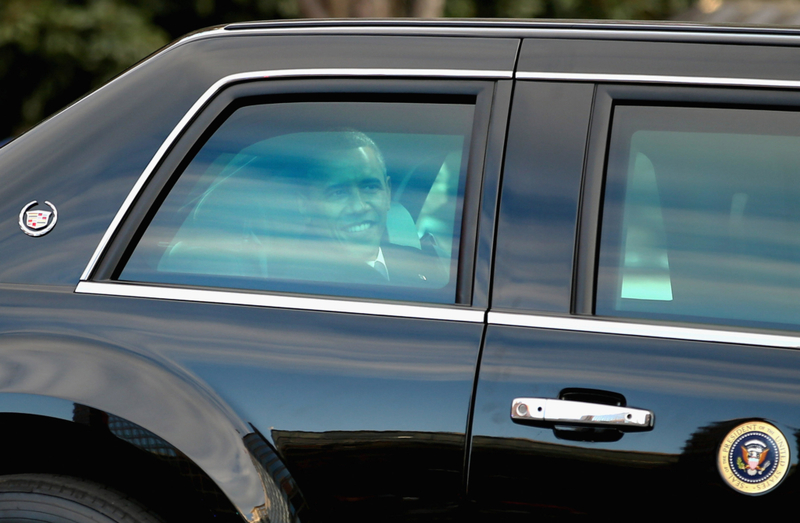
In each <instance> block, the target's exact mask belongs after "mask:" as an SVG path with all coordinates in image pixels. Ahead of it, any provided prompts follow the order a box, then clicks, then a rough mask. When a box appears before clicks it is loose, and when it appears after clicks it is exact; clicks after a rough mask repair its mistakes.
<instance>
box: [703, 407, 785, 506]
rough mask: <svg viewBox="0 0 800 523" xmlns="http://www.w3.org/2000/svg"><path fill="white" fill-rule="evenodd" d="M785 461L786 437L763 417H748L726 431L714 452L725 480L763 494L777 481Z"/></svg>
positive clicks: (747, 491)
mask: <svg viewBox="0 0 800 523" xmlns="http://www.w3.org/2000/svg"><path fill="white" fill-rule="evenodd" d="M789 461H790V456H789V445H788V443H787V442H786V437H784V435H783V433H781V431H780V430H778V428H777V427H775V426H774V425H771V424H770V423H767V422H765V421H749V422H747V423H742V424H741V425H739V426H738V427H736V428H735V429H733V430H732V431H730V432H729V433H728V435H727V436H725V439H724V440H723V441H722V445H721V446H720V448H719V453H718V454H717V466H718V468H719V473H720V474H721V475H722V479H723V480H725V483H727V484H728V485H729V486H730V487H731V488H732V489H733V490H736V491H737V492H741V493H742V494H748V495H750V496H759V495H761V494H766V493H767V492H769V491H771V490H772V489H774V488H775V487H777V486H778V485H780V483H781V481H782V480H783V478H784V477H786V472H787V471H788V470H789Z"/></svg>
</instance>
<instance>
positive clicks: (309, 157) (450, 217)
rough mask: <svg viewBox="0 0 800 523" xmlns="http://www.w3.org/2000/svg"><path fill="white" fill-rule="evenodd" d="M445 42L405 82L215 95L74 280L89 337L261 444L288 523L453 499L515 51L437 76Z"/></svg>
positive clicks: (413, 510) (234, 80)
mask: <svg viewBox="0 0 800 523" xmlns="http://www.w3.org/2000/svg"><path fill="white" fill-rule="evenodd" d="M311 40H314V39H311ZM359 41H360V43H361V48H362V49H364V53H365V55H370V52H374V53H377V54H378V55H379V56H383V57H384V58H385V57H386V53H387V48H389V49H391V50H395V49H397V47H396V45H395V44H397V42H394V43H393V42H392V41H391V40H390V41H388V42H387V41H385V40H384V39H383V38H375V39H373V40H370V41H367V40H365V39H360V40H359ZM415 42H416V40H415V39H413V38H411V39H405V40H402V43H403V44H405V47H404V50H405V51H404V52H411V51H410V50H412V49H413V48H414V43H415ZM335 43H336V42H334V44H335ZM428 43H430V42H428ZM464 43H465V42H461V43H459V42H458V41H455V42H450V41H449V40H446V39H443V40H442V41H441V42H438V44H439V45H437V46H433V47H431V46H429V47H426V50H427V51H426V52H427V56H426V57H417V58H415V59H414V61H415V63H416V64H417V65H419V66H420V67H419V68H411V67H398V68H397V69H391V68H389V67H388V65H390V64H389V63H387V67H385V68H382V69H380V70H372V69H358V68H353V67H349V68H343V69H332V68H330V64H328V65H329V67H327V68H320V69H313V68H305V69H298V70H297V71H293V70H286V69H283V70H278V71H269V70H267V71H250V72H241V73H237V74H235V75H231V76H229V77H227V78H223V79H220V81H219V82H217V83H216V84H215V85H214V86H212V87H210V88H209V91H208V92H207V93H206V94H205V95H204V97H203V98H201V99H200V100H198V102H197V103H196V104H195V106H194V108H193V110H192V111H191V112H190V113H189V114H187V115H186V117H185V118H184V119H183V121H182V123H181V124H180V125H179V127H178V128H176V129H175V131H174V132H173V133H172V134H171V136H170V138H169V139H168V141H167V142H166V143H165V144H164V145H163V146H162V148H161V150H160V152H159V156H157V157H156V158H155V159H154V160H153V162H152V163H151V166H150V168H149V169H148V172H145V174H144V175H143V177H142V179H141V181H140V184H139V186H137V188H135V189H134V192H133V193H132V195H131V196H130V197H129V199H128V204H131V202H133V203H132V205H131V206H130V208H123V209H122V210H121V211H120V214H119V215H118V218H117V220H118V223H115V224H114V225H112V229H111V230H110V231H109V233H108V235H107V238H111V241H110V243H109V244H108V245H101V247H100V249H99V250H98V253H97V254H98V256H99V261H98V263H97V264H96V265H94V264H93V265H91V266H90V267H89V268H88V269H87V273H86V275H85V277H84V281H82V282H81V284H80V285H79V286H78V289H77V291H78V292H79V293H81V294H83V295H84V296H83V298H84V299H85V300H86V303H87V308H88V309H90V310H92V311H93V312H92V314H94V313H98V314H97V315H98V316H103V315H102V314H99V312H100V311H113V315H114V316H115V317H116V319H115V320H113V321H111V322H108V324H105V323H103V324H101V325H98V326H97V327H95V328H97V329H100V330H102V331H105V333H104V334H103V335H104V336H108V337H109V338H113V339H115V340H117V343H119V344H120V345H121V346H125V347H128V348H130V350H141V349H142V348H146V349H148V350H150V351H152V352H153V353H155V354H157V355H158V357H159V358H163V359H164V360H166V361H168V362H170V364H171V365H175V366H177V367H179V368H181V369H183V370H184V371H185V372H187V373H188V374H189V375H191V376H193V377H194V379H197V380H198V381H199V382H201V383H203V384H204V385H206V386H208V389H209V390H210V391H213V394H214V396H215V397H217V398H218V399H219V401H220V402H222V403H223V404H225V405H227V406H229V407H230V408H231V410H232V411H233V412H235V413H236V415H237V416H239V417H240V418H241V419H242V420H244V421H245V422H247V423H249V425H250V426H251V427H252V430H253V432H254V433H256V434H260V435H261V436H263V438H264V440H265V441H266V443H267V444H268V445H270V446H272V448H273V449H274V451H275V455H276V456H279V458H280V460H281V461H282V463H280V466H279V465H276V464H275V463H268V464H267V465H268V469H269V470H268V471H267V472H268V473H270V474H274V476H273V477H271V478H266V477H265V486H266V487H267V489H268V491H267V492H268V495H272V494H275V492H278V490H279V489H283V490H289V488H290V486H291V485H296V486H297V487H298V488H299V492H300V494H297V496H296V498H295V500H294V501H297V504H298V506H295V507H293V509H294V510H298V511H300V517H301V518H306V517H316V518H320V519H326V518H329V519H330V518H333V519H336V518H338V517H343V518H345V519H348V520H358V519H360V518H364V519H366V520H370V521H371V520H374V519H375V518H376V516H378V517H381V518H384V519H385V518H386V517H387V516H389V515H395V516H396V517H397V518H401V519H404V520H405V518H407V517H411V516H415V517H416V518H417V519H421V520H426V519H431V518H449V517H451V516H452V515H453V514H454V513H455V511H456V510H457V509H459V503H460V501H461V500H462V498H463V496H462V494H463V468H464V457H465V448H466V428H467V424H468V412H469V402H470V397H471V393H472V388H473V384H474V373H475V364H476V361H477V357H478V352H479V348H480V343H481V340H482V336H483V333H484V319H485V311H486V308H487V300H488V285H489V262H490V251H489V250H488V248H487V247H486V245H487V244H488V243H489V241H488V240H490V239H491V235H492V233H493V227H492V225H493V224H492V223H491V222H489V223H480V222H479V215H484V216H492V215H493V211H494V206H495V202H496V194H497V189H498V183H499V171H500V160H499V159H500V157H501V154H500V152H501V151H502V145H503V137H504V136H505V125H506V122H507V111H508V104H509V102H510V91H511V75H512V71H511V65H512V64H513V59H514V52H515V50H516V42H515V41H501V42H499V41H483V42H481V41H479V40H471V41H469V42H467V44H468V47H469V48H471V49H474V50H475V51H476V52H478V53H479V54H480V53H483V55H485V56H488V57H489V58H491V60H490V61H491V63H493V64H498V63H500V64H506V65H505V67H506V69H505V70H503V71H501V72H497V71H483V70H477V71H475V70H467V69H463V68H462V69H454V70H451V69H447V67H453V60H452V58H453V55H454V54H455V55H457V56H459V55H460V54H461V53H463V48H462V46H463V44H464ZM470 46H472V47H470ZM329 47H331V46H330V45H329ZM268 50H269V48H268V47H266V48H265V54H268V52H267V51H268ZM334 51H335V46H334V48H333V50H331V49H319V48H318V49H316V54H314V55H313V56H306V57H304V58H305V59H306V62H305V63H308V61H312V62H313V60H317V63H319V62H320V61H321V60H322V58H319V56H321V57H323V58H324V56H325V53H329V54H330V55H331V56H332V58H330V61H331V62H332V63H334V64H335V60H337V59H340V58H338V56H339V55H338V54H336V53H335V52H334ZM318 55H319V56H318ZM342 56H345V57H346V58H347V59H349V60H352V56H346V55H342ZM370 56H371V55H370ZM410 56H411V55H408V56H405V55H404V58H403V59H404V60H406V62H404V63H406V65H407V62H408V61H409V60H412V58H410ZM489 58H487V60H489ZM472 59H473V56H472V55H471V54H469V60H472ZM298 60H299V59H298ZM384 61H385V60H384ZM459 63H466V61H462V62H459ZM434 66H438V67H434ZM482 188H483V190H484V191H485V193H484V194H488V197H487V199H486V200H485V201H484V200H482ZM482 205H486V206H488V210H487V211H485V212H484V211H482ZM117 226H118V227H117ZM479 244H480V245H482V246H483V247H481V248H478V247H477V245H479ZM367 251H368V252H367ZM98 321H99V320H98ZM132 324H133V325H136V328H135V329H131V328H128V326H129V325H132ZM197 437H198V438H202V437H203V436H202V435H198V436H197ZM290 480H291V481H290ZM270 486H272V488H273V489H275V492H272V491H270V490H269V489H270ZM288 494H292V492H288ZM278 495H280V494H278ZM298 500H302V502H301V501H298ZM279 511H280V505H278V504H274V503H273V504H272V505H270V503H268V504H267V505H266V506H262V507H256V509H255V512H259V514H261V512H263V514H261V515H263V516H264V517H265V520H266V518H267V517H268V518H269V519H270V520H273V519H281V518H286V519H287V520H288V518H289V515H288V514H280V513H278V512H279ZM253 517H255V515H254V516H253Z"/></svg>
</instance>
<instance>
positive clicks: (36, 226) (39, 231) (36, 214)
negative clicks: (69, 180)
mask: <svg viewBox="0 0 800 523" xmlns="http://www.w3.org/2000/svg"><path fill="white" fill-rule="evenodd" d="M37 203H39V202H38V201H36V200H33V201H32V202H30V203H29V204H27V205H26V206H25V207H23V208H22V210H21V211H20V213H19V228H20V229H22V232H24V233H25V234H27V235H28V236H34V237H36V236H44V235H45V234H47V233H48V232H50V231H52V230H53V227H55V226H56V222H57V221H58V210H56V206H55V205H53V204H52V203H50V202H48V201H45V202H44V203H45V204H46V205H48V206H49V207H50V209H52V211H44V210H40V209H37V210H33V211H30V210H29V209H30V208H31V207H33V206H34V205H36V204H37Z"/></svg>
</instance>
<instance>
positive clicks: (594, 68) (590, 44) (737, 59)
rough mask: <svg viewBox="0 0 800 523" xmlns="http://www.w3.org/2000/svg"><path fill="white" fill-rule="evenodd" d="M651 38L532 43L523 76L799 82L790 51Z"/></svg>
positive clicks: (525, 49) (525, 50) (523, 56)
mask: <svg viewBox="0 0 800 523" xmlns="http://www.w3.org/2000/svg"><path fill="white" fill-rule="evenodd" d="M649 40H651V38H649V35H641V36H637V35H631V36H630V38H626V39H625V40H621V39H620V40H617V41H614V40H567V39H549V38H541V39H539V38H537V39H533V38H529V39H526V40H524V41H523V43H522V50H521V52H520V58H519V64H518V70H519V71H520V72H528V71H530V72H540V71H541V72H563V73H598V74H623V75H624V74H628V75H666V76H688V77H693V76H694V77H722V78H726V77H727V78H771V79H776V80H797V79H798V78H800V73H798V68H797V65H798V61H800V58H798V56H797V52H796V50H795V49H794V48H792V47H790V46H785V47H778V46H776V47H769V48H768V49H769V50H767V48H765V47H760V46H755V45H724V44H721V43H717V42H710V41H706V42H703V43H702V44H701V43H700V42H692V43H682V42H653V41H649Z"/></svg>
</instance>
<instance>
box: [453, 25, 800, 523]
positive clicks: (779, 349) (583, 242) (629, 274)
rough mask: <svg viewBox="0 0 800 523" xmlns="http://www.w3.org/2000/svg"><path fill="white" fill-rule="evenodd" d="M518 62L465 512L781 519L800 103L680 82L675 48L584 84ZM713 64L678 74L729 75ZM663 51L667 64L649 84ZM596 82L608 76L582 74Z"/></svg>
mask: <svg viewBox="0 0 800 523" xmlns="http://www.w3.org/2000/svg"><path fill="white" fill-rule="evenodd" d="M594 44H597V45H596V46H595V45H594ZM526 45H527V47H524V48H523V54H522V58H521V61H520V71H519V73H518V77H519V78H520V81H519V82H518V84H517V86H516V88H515V97H514V102H513V111H512V117H511V123H510V128H509V143H508V149H507V158H506V163H505V171H504V182H503V189H502V197H501V208H500V218H499V223H498V237H497V253H496V265H495V278H494V286H493V295H492V303H491V310H490V312H489V314H488V323H489V325H488V327H487V336H486V340H485V347H484V350H483V354H482V359H481V364H480V374H479V379H478V384H477V391H476V399H475V406H474V423H473V428H472V439H471V445H472V451H471V461H470V468H469V495H470V499H471V500H472V501H473V503H474V504H475V505H476V507H477V509H478V511H479V513H481V514H492V515H494V516H495V517H497V516H499V515H502V516H503V517H505V518H508V519H514V518H519V519H520V520H521V519H527V518H529V517H531V516H532V515H534V514H536V515H549V516H553V517H559V518H563V517H569V516H574V515H580V514H584V515H585V514H593V515H605V516H620V515H623V514H624V515H625V517H630V516H634V515H644V514H652V513H654V512H658V513H662V514H676V515H677V514H685V513H686V511H687V510H690V511H691V513H692V514H705V515H712V514H713V515H730V516H735V515H739V516H741V515H743V514H749V515H758V514H762V515H765V514H768V513H771V511H774V510H775V509H778V508H785V509H788V508H789V507H792V506H793V501H794V499H795V497H796V495H797V489H798V485H797V479H796V475H793V472H794V469H795V466H796V463H797V454H798V450H797V449H798V446H797V427H798V426H799V425H800V417H798V412H800V410H798V403H800V394H798V392H800V389H799V388H798V387H799V386H798V384H800V353H798V351H797V350H796V349H797V348H798V347H800V338H799V337H798V330H799V325H800V321H798V318H800V309H798V307H799V306H800V305H799V304H800V280H799V279H798V275H800V242H799V241H798V236H797V234H796V232H797V230H798V225H799V223H798V219H800V215H798V212H797V209H798V207H797V205H796V202H797V201H798V196H800V194H799V193H798V191H799V190H800V176H798V172H800V171H798V167H799V166H800V156H798V154H797V151H798V147H797V146H798V133H797V129H799V128H800V125H798V124H800V120H798V114H800V113H798V111H797V109H798V107H800V97H798V95H797V93H796V92H793V91H792V90H789V89H780V87H786V85H788V83H791V82H789V81H787V80H785V79H782V80H781V81H777V82H776V81H771V80H770V79H769V78H760V79H758V78H744V79H743V78H740V77H730V76H728V77H725V76H724V75H723V74H722V73H723V72H724V71H721V70H717V71H714V73H715V74H718V76H719V77H718V78H714V79H712V80H709V79H708V78H692V77H690V76H686V77H680V78H676V76H678V72H679V70H678V69H676V68H677V67H678V65H676V64H680V59H679V58H675V57H676V56H681V55H680V54H679V53H678V52H677V51H678V50H676V49H674V48H672V50H671V51H670V47H669V46H670V45H671V44H664V43H661V44H658V45H655V44H653V46H651V47H649V48H648V46H647V44H641V45H640V44H635V45H634V44H632V43H627V44H622V43H619V42H617V43H608V42H604V43H602V44H598V43H597V42H594V43H593V45H592V51H591V52H589V55H590V58H591V57H593V59H595V60H596V59H597V58H598V56H603V57H604V61H603V60H599V61H598V60H596V61H595V63H593V64H591V65H590V64H589V62H588V60H589V58H586V61H585V62H581V61H580V60H576V61H575V62H565V61H562V62H559V60H558V58H559V55H558V54H557V53H556V54H555V55H551V56H549V57H548V58H547V59H545V58H543V57H544V56H545V55H544V54H543V52H542V50H541V49H538V50H537V51H536V52H537V53H538V54H536V53H534V52H533V49H534V48H535V46H536V45H537V43H536V42H531V41H528V42H526ZM542 45H543V46H544V48H545V49H549V50H551V51H560V52H561V53H562V55H563V54H564V53H567V54H569V55H570V56H572V57H575V56H578V54H577V51H578V50H580V49H585V48H587V44H586V42H571V43H561V42H558V43H556V44H553V43H552V42H551V43H549V44H548V43H546V42H545V43H543V44H542ZM548 46H549V47H548ZM613 46H616V48H615V52H617V53H621V52H622V51H625V53H627V54H626V55H625V56H629V57H631V60H625V61H619V60H615V59H614V56H619V54H616V55H611V54H608V55H604V54H603V52H602V51H603V49H604V48H605V49H606V50H608V48H609V47H613ZM698 48H699V51H698ZM721 48H723V47H722V46H714V48H713V49H711V48H708V49H706V48H703V47H702V46H694V47H693V49H694V50H695V51H697V52H696V53H695V54H694V55H693V56H694V57H695V58H697V60H702V59H708V60H711V59H712V55H714V56H715V57H716V59H718V60H719V61H723V62H724V59H726V58H730V59H731V62H730V63H733V61H734V54H733V53H734V50H732V49H730V48H728V49H726V50H725V51H724V52H721V51H720V49H721ZM642 49H644V50H642ZM659 49H660V52H661V54H662V55H664V56H667V55H669V56H671V57H672V59H673V60H674V61H673V62H672V63H671V64H668V65H664V64H663V63H661V64H660V65H655V64H658V62H656V61H655V59H654V58H655V57H657V56H658V53H657V52H656V51H658V50H659ZM526 50H527V51H529V54H527V55H526V54H525V51H526ZM735 52H736V53H739V50H736V51H735ZM593 53H594V54H593ZM648 53H650V54H648ZM697 53H700V57H699V58H698V54H697ZM703 53H706V54H708V56H706V54H703ZM534 55H535V56H536V57H539V58H540V60H538V61H537V60H534V59H533V58H532V57H533V56H534ZM526 56H527V58H528V61H526ZM648 56H649V57H650V62H647V60H646V58H647V57H648ZM736 56H740V57H741V56H744V57H746V58H753V59H755V58H756V57H757V56H758V49H754V48H748V49H745V50H741V53H740V54H736ZM764 56H766V55H764ZM562 58H563V56H562ZM637 59H638V61H637ZM547 60H551V61H550V62H547ZM765 60H766V63H770V61H769V60H767V59H766V58H765ZM546 62H547V63H546ZM576 62H577V63H576ZM598 62H599V63H600V64H601V65H600V66H598V65H597V64H598ZM630 62H633V63H634V64H639V65H642V64H643V63H647V64H648V65H647V66H646V67H649V69H650V70H648V69H647V68H644V70H640V73H642V74H640V75H638V76H637V75H636V74H632V73H628V72H625V73H626V74H622V73H623V72H624V71H621V70H620V69H625V68H626V67H634V66H633V65H631V64H630ZM692 63H694V62H692ZM605 65H608V67H609V68H610V69H611V73H619V74H610V73H609V74H606V71H603V72H602V73H595V74H589V73H587V70H588V71H597V67H602V66H605ZM548 66H552V68H547V67H548ZM558 67H563V68H564V69H558ZM582 67H585V69H582ZM612 67H616V68H617V70H616V71H615V70H614V69H613V68H612ZM659 67H660V68H661V69H659ZM670 67H672V70H671V73H672V75H674V76H672V77H669V78H668V75H667V74H665V73H666V72H670V69H669V68H670ZM686 67H687V68H690V67H691V65H687V66H686ZM717 67H718V68H719V69H724V66H723V65H719V63H717ZM760 67H761V69H760V70H759V69H758V67H754V68H753V69H751V70H750V71H749V72H746V73H745V72H744V71H746V68H745V66H741V69H740V70H739V71H736V70H735V69H736V66H733V65H730V66H729V69H731V70H732V71H733V72H731V71H728V74H729V75H730V74H733V73H736V72H738V73H739V74H742V75H751V76H752V75H757V74H765V73H766V71H765V69H768V67H767V66H765V65H764V64H763V63H762V64H761V65H760ZM570 68H571V69H570ZM565 69H566V70H565ZM543 71H548V73H549V75H548V73H545V72H543ZM526 72H527V73H529V74H526ZM684 72H685V71H684ZM644 73H659V74H660V75H659V74H653V75H647V74H644ZM613 80H616V81H617V83H609V82H612V81H613ZM793 81H794V82H795V84H796V80H793ZM662 84H666V85H662ZM714 84H724V85H726V87H725V88H720V87H715V86H714ZM743 85H759V86H760V87H761V88H760V89H746V88H742V87H741V86H743ZM537 122H538V123H539V125H537ZM584 151H587V152H586V155H584ZM688 507H691V508H688Z"/></svg>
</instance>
